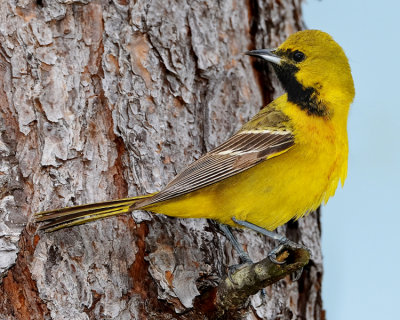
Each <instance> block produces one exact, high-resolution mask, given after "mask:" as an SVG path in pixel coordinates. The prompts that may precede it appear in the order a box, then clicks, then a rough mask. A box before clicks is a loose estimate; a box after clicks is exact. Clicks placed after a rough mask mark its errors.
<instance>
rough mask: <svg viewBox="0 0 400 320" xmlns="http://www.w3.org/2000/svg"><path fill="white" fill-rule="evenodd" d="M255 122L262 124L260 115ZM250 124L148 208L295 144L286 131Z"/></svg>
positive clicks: (190, 168)
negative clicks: (253, 127) (254, 126)
mask: <svg viewBox="0 0 400 320" xmlns="http://www.w3.org/2000/svg"><path fill="white" fill-rule="evenodd" d="M261 118H265V117H261ZM261 120H265V119H261ZM252 121H255V122H257V124H259V123H260V114H259V115H257V116H256V117H254V118H253V120H252ZM261 122H263V121H261ZM250 123H251V122H250ZM250 123H249V124H250ZM249 124H247V125H245V126H244V127H243V128H242V130H240V131H239V132H238V133H236V134H235V135H234V136H232V137H231V138H230V139H228V140H227V141H226V142H225V143H223V144H222V145H220V146H219V147H217V148H216V149H214V150H212V151H210V152H209V153H207V154H205V155H204V156H202V157H201V158H199V159H198V160H197V161H195V162H194V163H192V164H191V165H190V166H188V167H187V168H186V169H185V170H183V171H182V172H181V173H180V174H178V175H177V176H176V177H175V178H174V179H173V180H172V181H171V182H170V183H169V184H168V185H167V186H166V187H165V188H164V189H163V190H161V191H160V192H159V193H157V194H156V195H154V196H153V197H151V198H149V199H148V200H147V201H145V205H149V204H153V203H156V202H160V201H164V200H168V199H171V198H175V197H178V196H181V195H184V194H187V193H189V192H192V191H195V190H198V189H200V188H203V187H206V186H209V185H211V184H214V183H217V182H219V181H221V180H224V179H226V178H229V177H231V176H233V175H235V174H238V173H240V172H242V171H245V170H247V169H249V168H251V167H254V166H255V165H257V164H258V163H260V162H262V161H265V160H267V159H269V158H272V157H274V156H277V155H279V154H281V153H284V152H286V151H287V150H289V149H290V148H291V147H292V146H293V144H294V138H293V134H292V132H291V131H290V130H288V129H287V128H282V127H280V128H277V127H275V128H271V127H270V128H268V129H267V128H266V127H265V126H263V127H264V129H262V128H260V127H258V128H255V129H248V128H249V127H252V126H251V125H250V126H249Z"/></svg>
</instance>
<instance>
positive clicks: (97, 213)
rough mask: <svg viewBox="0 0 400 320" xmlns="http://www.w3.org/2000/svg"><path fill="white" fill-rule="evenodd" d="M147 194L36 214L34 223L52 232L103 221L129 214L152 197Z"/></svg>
mask: <svg viewBox="0 0 400 320" xmlns="http://www.w3.org/2000/svg"><path fill="white" fill-rule="evenodd" d="M153 195H154V194H149V195H145V196H138V197H133V198H126V199H119V200H112V201H106V202H98V203H92V204H84V205H80V206H76V207H68V208H62V209H56V210H49V211H43V212H39V213H36V215H35V221H36V222H39V223H42V225H41V226H40V229H41V230H45V231H46V232H52V231H56V230H59V229H63V228H66V227H72V226H76V225H79V224H83V223H86V222H90V221H94V220H98V219H103V218H106V217H110V216H115V215H119V214H123V213H127V212H130V211H131V210H132V206H133V205H134V204H135V203H136V202H138V201H139V200H142V199H145V198H148V197H151V196H153Z"/></svg>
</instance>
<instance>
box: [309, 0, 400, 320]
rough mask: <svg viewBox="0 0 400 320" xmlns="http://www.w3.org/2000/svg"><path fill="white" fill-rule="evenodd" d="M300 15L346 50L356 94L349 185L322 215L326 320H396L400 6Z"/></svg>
mask: <svg viewBox="0 0 400 320" xmlns="http://www.w3.org/2000/svg"><path fill="white" fill-rule="evenodd" d="M303 13H304V20H305V23H306V25H307V27H308V28H309V29H320V30H323V31H326V32H328V33H329V34H331V35H332V36H333V38H334V39H335V40H336V41H337V42H338V43H339V44H340V45H341V46H342V47H343V48H344V50H345V52H346V54H347V56H348V58H349V61H350V65H351V67H352V71H353V77H354V82H355V87H356V99H355V102H354V103H353V105H352V108H351V111H350V118H349V124H348V131H349V144H350V157H349V170H348V178H347V180H346V183H345V186H344V188H343V189H342V190H340V189H339V190H338V191H337V192H336V196H335V197H334V198H333V199H331V200H330V201H329V203H328V204H327V205H326V206H325V207H324V208H323V213H322V227H323V235H322V247H323V253H324V268H325V275H324V281H323V299H324V307H325V309H326V310H327V319H328V320H353V319H357V320H358V319H362V320H370V319H371V320H372V319H373V320H376V319H385V320H386V319H400V316H399V313H398V309H399V303H400V294H399V292H400V290H399V288H400V248H399V246H400V214H399V208H398V204H397V202H396V200H397V199H399V198H400V186H399V184H400V148H399V147H400V142H399V130H400V95H399V94H400V81H399V80H400V36H399V31H400V1H396V0H382V1H376V0H374V1H373V0H367V1H366V0H364V1H362V0H323V1H317V0H307V2H306V3H305V4H304V6H303Z"/></svg>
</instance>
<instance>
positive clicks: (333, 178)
mask: <svg viewBox="0 0 400 320" xmlns="http://www.w3.org/2000/svg"><path fill="white" fill-rule="evenodd" d="M297 109H298V108H296V109H293V110H294V111H293V112H294V114H292V115H291V117H292V118H294V120H295V121H297V122H298V123H297V124H296V126H295V128H296V130H297V131H296V132H294V133H295V145H294V146H293V147H292V148H291V149H290V150H289V151H287V152H285V153H283V154H281V155H279V156H276V157H274V158H271V159H269V160H266V161H264V162H262V163H260V164H258V165H256V166H255V167H253V168H250V169H248V170H246V171H244V172H242V173H240V174H237V175H235V176H233V177H230V178H228V179H226V180H223V181H220V182H218V183H216V184H214V185H211V186H208V187H205V188H203V189H200V190H197V191H194V192H191V193H189V194H187V195H184V196H180V197H178V198H175V199H172V200H168V201H164V202H160V203H157V204H153V205H150V206H148V207H145V209H147V210H150V211H153V212H156V213H162V214H165V215H169V216H174V217H183V218H189V217H190V218H196V217H198V218H210V219H214V220H217V221H220V222H222V223H225V224H230V225H234V223H233V222H232V220H231V219H232V217H236V218H237V219H239V220H246V221H248V222H251V223H254V224H256V225H258V226H260V227H263V228H266V229H269V230H273V229H275V228H276V227H278V226H280V225H282V224H284V223H286V222H287V221H289V220H290V219H292V218H299V217H301V216H303V215H304V214H306V213H307V212H309V211H312V210H315V209H316V208H317V207H318V206H319V205H320V204H321V203H322V202H323V201H325V202H326V201H327V200H328V198H329V197H330V196H332V195H333V194H334V192H335V190H336V187H337V185H338V182H339V179H340V178H341V179H342V181H343V180H344V178H345V175H346V168H347V137H346V131H345V130H346V129H345V127H344V135H343V136H342V137H338V136H337V130H336V129H334V128H333V127H332V126H331V123H330V122H329V121H325V120H323V119H318V118H311V119H310V117H309V116H308V115H305V113H304V112H299V111H298V110H297ZM289 112H291V110H289ZM342 129H343V128H342Z"/></svg>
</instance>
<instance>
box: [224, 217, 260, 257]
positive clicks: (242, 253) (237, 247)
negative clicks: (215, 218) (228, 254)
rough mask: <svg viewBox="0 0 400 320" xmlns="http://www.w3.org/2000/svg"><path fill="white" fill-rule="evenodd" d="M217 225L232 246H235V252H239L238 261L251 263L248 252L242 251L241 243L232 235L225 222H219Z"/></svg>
mask: <svg viewBox="0 0 400 320" xmlns="http://www.w3.org/2000/svg"><path fill="white" fill-rule="evenodd" d="M219 227H220V229H221V230H222V231H223V233H224V234H225V237H226V238H227V239H228V240H229V241H230V243H231V244H232V246H233V247H234V248H235V250H236V252H237V253H238V254H239V257H240V262H241V263H242V264H252V263H253V261H252V260H251V258H250V257H249V254H248V253H247V252H246V251H244V249H243V247H242V246H241V244H240V243H239V241H238V240H237V239H236V237H235V236H234V235H233V233H232V231H231V229H230V227H229V226H227V225H226V224H220V225H219Z"/></svg>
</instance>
